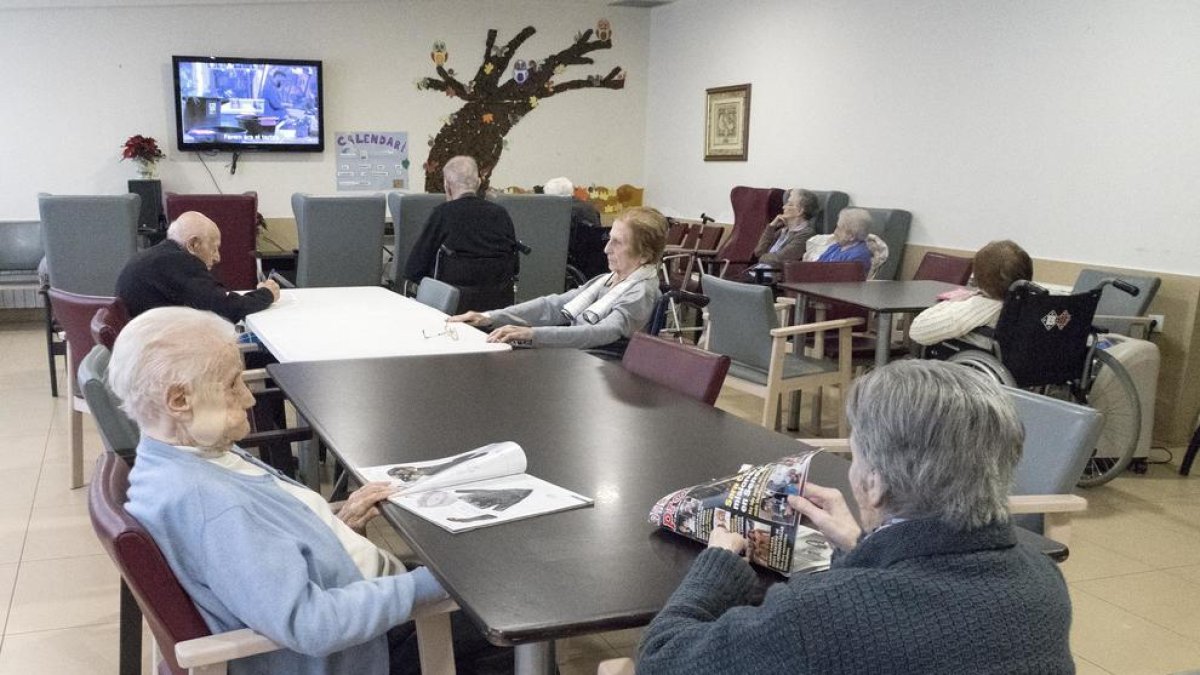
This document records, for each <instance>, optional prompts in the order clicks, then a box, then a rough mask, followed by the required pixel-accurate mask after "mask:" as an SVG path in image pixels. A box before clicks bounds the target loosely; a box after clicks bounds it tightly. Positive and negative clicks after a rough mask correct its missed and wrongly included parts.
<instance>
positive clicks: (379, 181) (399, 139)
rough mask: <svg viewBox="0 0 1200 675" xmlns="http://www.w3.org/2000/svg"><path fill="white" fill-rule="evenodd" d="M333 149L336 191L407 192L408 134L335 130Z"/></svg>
mask: <svg viewBox="0 0 1200 675" xmlns="http://www.w3.org/2000/svg"><path fill="white" fill-rule="evenodd" d="M334 147H335V148H336V150H337V189H338V191H339V192H341V191H343V190H369V191H380V190H407V189H409V187H410V184H409V182H408V132H405V131H339V132H337V133H336V134H335V135H334Z"/></svg>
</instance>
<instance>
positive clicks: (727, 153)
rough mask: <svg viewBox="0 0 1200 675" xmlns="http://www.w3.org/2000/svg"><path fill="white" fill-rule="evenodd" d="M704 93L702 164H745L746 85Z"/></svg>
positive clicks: (747, 135)
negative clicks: (706, 94) (705, 94)
mask: <svg viewBox="0 0 1200 675" xmlns="http://www.w3.org/2000/svg"><path fill="white" fill-rule="evenodd" d="M706 91H707V92H708V96H707V99H706V100H707V105H706V106H705V113H704V161H706V162H722V161H726V162H744V161H746V157H747V155H748V153H749V148H750V85H749V84H735V85H733V86H731V87H715V88H713V89H708V90H706Z"/></svg>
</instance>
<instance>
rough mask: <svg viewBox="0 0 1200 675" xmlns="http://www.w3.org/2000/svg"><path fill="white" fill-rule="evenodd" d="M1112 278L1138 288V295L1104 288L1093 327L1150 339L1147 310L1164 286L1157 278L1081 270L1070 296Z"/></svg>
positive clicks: (1150, 327) (1151, 324)
mask: <svg viewBox="0 0 1200 675" xmlns="http://www.w3.org/2000/svg"><path fill="white" fill-rule="evenodd" d="M1113 278H1118V279H1120V280H1121V281H1124V282H1126V283H1128V284H1132V285H1133V286H1135V287H1137V289H1138V294H1137V295H1130V294H1128V293H1126V292H1125V291H1122V290H1121V289H1119V288H1115V287H1113V286H1111V285H1110V286H1105V287H1104V290H1103V291H1101V292H1100V304H1099V305H1096V316H1095V317H1093V318H1092V323H1094V324H1096V325H1097V326H1103V327H1104V328H1106V329H1107V330H1108V332H1110V333H1120V334H1121V335H1129V336H1131V337H1137V338H1141V339H1143V340H1145V339H1149V336H1150V332H1151V331H1152V330H1154V326H1153V322H1152V321H1151V319H1150V317H1148V316H1146V310H1148V309H1150V303H1151V302H1153V301H1154V296H1155V294H1157V293H1158V286H1159V284H1160V283H1161V279H1159V278H1158V277H1139V276H1129V275H1126V274H1118V273H1116V272H1105V271H1104V270H1094V269H1082V270H1079V276H1078V277H1076V278H1075V287H1074V288H1073V289H1071V292H1072V293H1085V292H1087V291H1090V290H1092V289H1093V288H1095V287H1097V286H1099V285H1100V282H1102V281H1104V280H1105V279H1113ZM1135 326H1136V327H1137V328H1138V330H1137V335H1134V327H1135Z"/></svg>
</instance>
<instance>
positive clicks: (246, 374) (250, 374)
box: [242, 368, 271, 384]
mask: <svg viewBox="0 0 1200 675" xmlns="http://www.w3.org/2000/svg"><path fill="white" fill-rule="evenodd" d="M270 377H271V376H270V375H267V369H266V368H251V369H250V370H243V371H242V380H243V381H245V382H246V384H249V383H251V382H263V381H266V380H267V379H270Z"/></svg>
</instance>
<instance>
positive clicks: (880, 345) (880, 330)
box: [875, 312, 892, 368]
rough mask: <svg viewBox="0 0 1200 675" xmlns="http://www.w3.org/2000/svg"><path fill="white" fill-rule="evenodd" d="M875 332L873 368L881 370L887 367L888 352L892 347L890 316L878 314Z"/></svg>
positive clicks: (884, 313) (885, 313)
mask: <svg viewBox="0 0 1200 675" xmlns="http://www.w3.org/2000/svg"><path fill="white" fill-rule="evenodd" d="M875 330H876V331H877V334H876V335H875V367H876V368H882V367H884V366H886V365H887V362H888V352H889V351H890V350H891V346H892V315H891V314H890V313H887V312H880V313H879V322H878V324H877V325H876V327H875Z"/></svg>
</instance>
